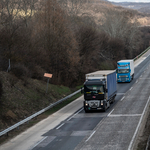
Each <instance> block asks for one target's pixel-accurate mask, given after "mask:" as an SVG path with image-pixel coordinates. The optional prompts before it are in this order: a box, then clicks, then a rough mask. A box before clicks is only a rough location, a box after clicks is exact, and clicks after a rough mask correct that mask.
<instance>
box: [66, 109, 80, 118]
mask: <svg viewBox="0 0 150 150" xmlns="http://www.w3.org/2000/svg"><path fill="white" fill-rule="evenodd" d="M82 110H83V108H81V109H80V110H79V111H78V112H76V113H75V114H74V115H73V116H71V117H70V118H69V119H68V120H67V121H69V120H71V119H72V118H73V117H74V116H76V115H77V114H78V113H79V112H81V111H82Z"/></svg>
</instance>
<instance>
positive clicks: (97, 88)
mask: <svg viewBox="0 0 150 150" xmlns="http://www.w3.org/2000/svg"><path fill="white" fill-rule="evenodd" d="M84 90H85V92H86V93H88V92H90V93H101V94H103V93H104V87H103V85H85V86H84Z"/></svg>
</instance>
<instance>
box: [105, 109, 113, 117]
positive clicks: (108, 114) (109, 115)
mask: <svg viewBox="0 0 150 150" xmlns="http://www.w3.org/2000/svg"><path fill="white" fill-rule="evenodd" d="M113 111H114V109H113V110H112V111H111V112H110V113H109V114H108V115H107V116H108V117H109V116H110V114H111V113H112V112H113Z"/></svg>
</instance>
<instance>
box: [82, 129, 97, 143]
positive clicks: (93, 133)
mask: <svg viewBox="0 0 150 150" xmlns="http://www.w3.org/2000/svg"><path fill="white" fill-rule="evenodd" d="M95 132H96V131H93V133H92V134H91V135H90V136H89V138H88V139H87V140H86V141H85V142H87V141H88V140H89V139H90V138H91V137H92V136H93V135H94V133H95Z"/></svg>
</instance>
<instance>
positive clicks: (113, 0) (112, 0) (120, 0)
mask: <svg viewBox="0 0 150 150" xmlns="http://www.w3.org/2000/svg"><path fill="white" fill-rule="evenodd" d="M108 1H111V2H137V3H138V2H139V3H140V2H143V3H146V2H147V3H150V0H108Z"/></svg>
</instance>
